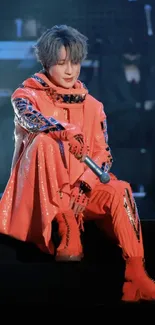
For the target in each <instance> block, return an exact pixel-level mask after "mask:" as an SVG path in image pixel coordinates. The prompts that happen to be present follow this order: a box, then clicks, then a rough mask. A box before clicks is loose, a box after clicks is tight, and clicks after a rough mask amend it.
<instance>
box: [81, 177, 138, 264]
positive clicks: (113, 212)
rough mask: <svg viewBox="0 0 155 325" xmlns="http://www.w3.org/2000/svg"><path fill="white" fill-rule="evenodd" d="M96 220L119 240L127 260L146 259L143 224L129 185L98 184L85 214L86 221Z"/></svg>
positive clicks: (121, 183) (117, 183) (117, 182)
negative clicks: (136, 257) (137, 257)
mask: <svg viewBox="0 0 155 325" xmlns="http://www.w3.org/2000/svg"><path fill="white" fill-rule="evenodd" d="M93 219H94V220H96V222H97V224H98V225H99V227H100V228H101V229H104V230H105V231H106V232H107V234H108V235H109V236H110V237H112V238H113V239H116V240H117V243H118V245H119V246H120V247H121V248H122V251H123V256H124V258H126V257H133V256H142V257H144V250H143V240H142V231H141V224H140V220H139V216H138V212H137V209H136V204H135V201H134V198H133V195H132V190H131V187H130V185H129V183H127V182H124V181H120V180H117V179H111V180H110V182H109V183H108V184H100V183H99V184H98V185H97V186H96V187H95V189H94V190H93V192H92V196H91V199H90V203H89V205H88V206H87V209H86V211H85V220H93Z"/></svg>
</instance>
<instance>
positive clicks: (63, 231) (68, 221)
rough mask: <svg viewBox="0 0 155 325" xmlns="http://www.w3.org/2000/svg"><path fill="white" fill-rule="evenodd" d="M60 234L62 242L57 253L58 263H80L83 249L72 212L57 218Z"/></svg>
mask: <svg viewBox="0 0 155 325" xmlns="http://www.w3.org/2000/svg"><path fill="white" fill-rule="evenodd" d="M56 221H57V223H58V228H59V229H58V233H59V236H60V237H61V242H60V245H59V247H58V248H57V251H56V261H80V260H81V259H82V257H83V249H82V245H81V239H80V230H79V227H78V224H77V221H76V218H75V216H74V213H73V211H72V210H68V211H66V212H64V213H59V214H57V216H56Z"/></svg>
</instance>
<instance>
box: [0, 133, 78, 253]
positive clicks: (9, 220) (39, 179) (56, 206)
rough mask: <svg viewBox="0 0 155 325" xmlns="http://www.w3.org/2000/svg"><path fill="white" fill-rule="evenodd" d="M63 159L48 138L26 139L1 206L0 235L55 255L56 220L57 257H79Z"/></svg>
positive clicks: (55, 142) (56, 143) (57, 145)
mask: <svg viewBox="0 0 155 325" xmlns="http://www.w3.org/2000/svg"><path fill="white" fill-rule="evenodd" d="M61 144H62V143H61ZM63 158H65V157H63V154H62V153H61V150H60V142H57V141H55V140H53V139H51V137H49V136H48V135H47V134H42V133H41V134H38V135H37V136H35V138H34V137H33V138H30V139H29V142H28V143H27V146H25V149H24V151H23V153H22V155H21V157H20V159H19V161H18V162H17V164H16V166H15V167H14V169H13V172H12V174H11V176H10V179H9V182H8V184H7V187H6V189H5V192H4V195H3V197H2V199H1V202H0V232H1V233H4V234H8V235H11V236H13V237H15V238H17V239H20V240H22V241H29V242H33V243H35V244H36V245H37V246H38V247H39V248H40V249H41V250H43V251H44V252H48V253H51V254H54V251H55V248H54V245H53V243H52V241H51V231H52V228H51V225H52V221H53V220H54V219H56V220H57V222H58V224H59V234H60V236H61V237H62V243H61V246H60V247H59V248H58V251H57V253H58V252H59V254H61V255H62V253H63V252H64V253H65V256H66V255H69V257H70V255H75V256H76V257H78V256H79V255H80V254H81V242H80V234H79V229H78V225H77V222H76V220H75V217H74V215H73V212H72V211H71V210H70V209H69V198H70V185H69V178H68V171H67V168H66V167H65V166H64V160H63ZM62 192H63V193H62ZM6 207H7V208H6ZM64 215H65V217H64ZM73 238H74V240H73Z"/></svg>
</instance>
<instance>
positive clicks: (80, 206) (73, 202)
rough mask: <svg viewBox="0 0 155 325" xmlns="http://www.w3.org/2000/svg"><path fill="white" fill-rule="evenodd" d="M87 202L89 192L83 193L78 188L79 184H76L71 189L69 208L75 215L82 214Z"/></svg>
mask: <svg viewBox="0 0 155 325" xmlns="http://www.w3.org/2000/svg"><path fill="white" fill-rule="evenodd" d="M88 203H89V194H88V193H84V192H82V191H81V189H80V185H79V184H76V185H75V187H74V188H73V189H72V191H71V198H70V208H71V209H72V210H73V212H74V214H75V217H78V215H79V214H82V213H83V212H84V210H85V208H86V207H87V205H88Z"/></svg>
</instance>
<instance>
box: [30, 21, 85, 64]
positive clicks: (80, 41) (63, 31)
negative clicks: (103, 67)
mask: <svg viewBox="0 0 155 325" xmlns="http://www.w3.org/2000/svg"><path fill="white" fill-rule="evenodd" d="M87 40H88V38H87V37H86V36H84V35H83V34H81V33H80V32H79V31H78V30H77V29H74V28H73V27H70V26H67V25H59V26H58V25H55V26H53V27H52V28H50V29H47V30H46V31H45V32H44V33H43V34H42V35H41V37H40V38H39V39H38V41H37V43H36V45H35V47H34V49H35V54H36V57H37V60H38V61H39V62H40V63H41V64H42V66H43V67H44V69H46V70H48V69H49V68H50V67H51V66H52V65H55V64H57V62H58V61H59V51H60V48H61V47H62V46H64V47H65V48H66V51H67V55H68V58H69V59H70V60H71V62H72V63H74V64H77V63H81V62H82V61H83V60H84V59H85V58H86V56H87Z"/></svg>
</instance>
